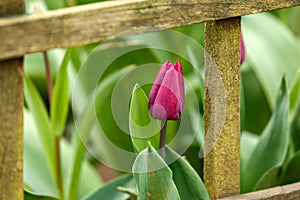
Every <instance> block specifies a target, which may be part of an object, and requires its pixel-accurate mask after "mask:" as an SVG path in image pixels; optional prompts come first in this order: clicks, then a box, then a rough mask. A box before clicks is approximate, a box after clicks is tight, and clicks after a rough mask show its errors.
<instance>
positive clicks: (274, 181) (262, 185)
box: [253, 165, 281, 191]
mask: <svg viewBox="0 0 300 200" xmlns="http://www.w3.org/2000/svg"><path fill="white" fill-rule="evenodd" d="M280 170H281V165H277V166H274V167H272V168H271V169H269V170H268V171H266V172H265V173H264V174H263V175H262V177H261V178H260V179H259V180H258V181H257V183H256V184H255V186H254V189H253V190H255V191H256V190H262V189H266V188H270V187H275V186H278V185H279V184H280V182H279V181H280Z"/></svg>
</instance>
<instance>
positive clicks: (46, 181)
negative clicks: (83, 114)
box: [24, 109, 101, 198]
mask: <svg viewBox="0 0 300 200" xmlns="http://www.w3.org/2000/svg"><path fill="white" fill-rule="evenodd" d="M60 146H61V152H63V153H62V154H61V156H62V159H61V160H62V165H61V166H62V176H63V177H62V178H63V180H66V181H64V182H63V184H64V189H66V188H67V185H68V181H67V180H68V178H67V177H68V176H70V168H71V162H70V161H71V158H72V156H71V155H72V149H73V148H74V146H71V145H70V144H69V143H68V142H66V141H65V140H63V139H61V140H60ZM78 176H79V177H78V179H79V180H78V184H79V186H80V189H79V191H78V197H79V198H81V197H83V196H84V195H86V194H87V193H90V192H91V191H93V190H95V189H96V188H97V187H99V185H101V180H100V179H99V176H98V175H97V172H96V171H95V169H94V168H93V167H92V166H91V165H90V164H89V163H88V162H87V161H86V160H84V161H82V168H81V169H80V174H79V175H78ZM24 185H25V188H26V191H30V192H33V193H34V194H37V195H42V196H53V197H58V191H57V188H56V186H55V182H54V178H53V176H52V175H51V172H50V168H49V165H48V163H47V160H46V157H45V153H44V151H43V147H42V144H41V143H40V142H39V135H38V132H37V129H36V127H35V123H34V121H33V115H32V113H31V112H29V111H28V110H26V109H25V110H24ZM65 191H66V190H65Z"/></svg>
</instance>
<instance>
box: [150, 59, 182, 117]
mask: <svg viewBox="0 0 300 200" xmlns="http://www.w3.org/2000/svg"><path fill="white" fill-rule="evenodd" d="M183 104H184V80H183V76H182V67H181V64H180V63H179V62H176V63H175V64H174V65H173V64H171V63H169V62H168V61H167V62H165V64H164V65H163V66H162V68H161V69H160V71H159V72H158V75H157V77H156V79H155V82H154V84H153V87H152V89H151V92H150V98H149V109H150V114H151V116H152V117H153V118H156V119H161V120H166V119H171V120H178V119H179V117H180V115H181V113H182V109H183Z"/></svg>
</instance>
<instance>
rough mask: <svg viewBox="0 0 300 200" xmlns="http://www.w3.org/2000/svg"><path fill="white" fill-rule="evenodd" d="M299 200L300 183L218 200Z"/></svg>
mask: <svg viewBox="0 0 300 200" xmlns="http://www.w3.org/2000/svg"><path fill="white" fill-rule="evenodd" d="M296 199H300V183H294V184H289V185H284V186H279V187H273V188H270V189H265V190H260V191H256V192H251V193H247V194H241V195H235V196H229V197H225V198H222V199H219V200H296Z"/></svg>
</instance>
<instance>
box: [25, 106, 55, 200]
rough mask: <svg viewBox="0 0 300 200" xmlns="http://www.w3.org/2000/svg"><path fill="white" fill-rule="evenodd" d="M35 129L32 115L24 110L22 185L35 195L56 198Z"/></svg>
mask: <svg viewBox="0 0 300 200" xmlns="http://www.w3.org/2000/svg"><path fill="white" fill-rule="evenodd" d="M36 127H37V126H36V123H35V119H34V115H33V114H32V112H29V111H28V110H27V109H24V175H23V179H24V185H25V186H26V187H27V188H30V191H32V192H34V193H35V194H39V195H41V194H42V195H47V196H56V197H58V191H57V189H56V185H55V180H54V176H53V175H52V174H51V171H50V170H51V169H50V166H49V164H48V162H47V156H45V155H46V153H45V151H43V143H41V142H40V141H39V140H40V138H39V133H38V130H37V128H36Z"/></svg>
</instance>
